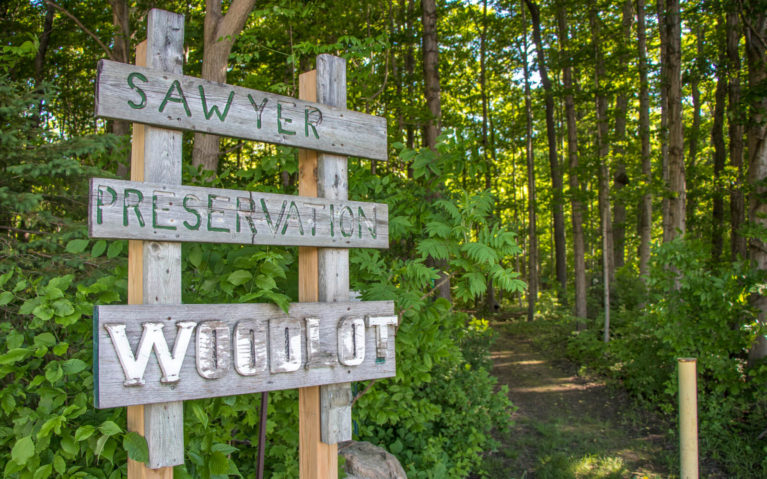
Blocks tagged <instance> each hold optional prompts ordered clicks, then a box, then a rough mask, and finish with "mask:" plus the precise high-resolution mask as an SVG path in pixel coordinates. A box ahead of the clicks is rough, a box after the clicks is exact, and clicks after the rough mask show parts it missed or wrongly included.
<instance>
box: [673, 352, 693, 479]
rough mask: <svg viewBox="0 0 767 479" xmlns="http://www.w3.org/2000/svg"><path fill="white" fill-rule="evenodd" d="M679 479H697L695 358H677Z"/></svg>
mask: <svg viewBox="0 0 767 479" xmlns="http://www.w3.org/2000/svg"><path fill="white" fill-rule="evenodd" d="M677 363H678V365H679V452H680V456H681V458H680V463H681V464H680V465H681V474H680V476H679V477H680V478H681V479H698V380H697V372H696V369H697V368H696V360H695V358H679V359H678V360H677Z"/></svg>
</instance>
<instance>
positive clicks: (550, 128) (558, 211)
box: [525, 0, 567, 304]
mask: <svg viewBox="0 0 767 479" xmlns="http://www.w3.org/2000/svg"><path fill="white" fill-rule="evenodd" d="M525 3H526V4H527V8H528V9H529V10H530V19H531V20H532V23H533V40H534V41H535V49H536V53H537V57H538V71H539V73H540V75H541V83H542V84H543V90H544V93H545V99H546V137H547V139H548V143H549V166H550V168H551V189H552V193H553V201H552V216H553V218H554V251H555V263H556V272H557V282H558V283H559V290H558V295H559V300H560V302H561V303H562V304H567V251H566V244H565V213H564V206H563V198H562V190H563V178H562V171H561V169H560V167H559V157H558V155H557V133H556V126H555V125H554V92H553V88H552V85H551V80H550V79H549V73H548V70H547V68H546V56H545V55H544V52H543V40H542V38H541V18H540V10H539V9H538V5H536V3H535V2H534V1H533V0H525Z"/></svg>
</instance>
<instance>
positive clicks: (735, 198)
mask: <svg viewBox="0 0 767 479" xmlns="http://www.w3.org/2000/svg"><path fill="white" fill-rule="evenodd" d="M726 31H727V72H728V77H729V85H728V87H729V88H728V90H727V95H728V115H729V130H728V133H729V135H728V136H729V140H730V146H729V148H730V165H731V166H732V167H733V169H734V170H735V172H736V178H735V184H733V185H731V187H730V225H731V229H730V231H731V232H730V237H731V240H730V255H731V258H732V260H733V261H734V260H737V259H738V258H740V259H745V258H746V255H747V254H748V248H747V245H746V238H745V237H744V236H743V234H742V233H741V231H740V229H741V228H742V227H743V223H745V221H746V201H745V196H744V194H743V185H744V184H745V180H744V177H745V174H744V171H743V124H744V121H743V110H742V108H741V106H740V52H739V51H738V44H739V43H740V37H741V35H742V29H741V27H740V19H739V18H738V11H737V8H736V7H735V5H734V2H730V6H729V8H728V11H727V28H726Z"/></svg>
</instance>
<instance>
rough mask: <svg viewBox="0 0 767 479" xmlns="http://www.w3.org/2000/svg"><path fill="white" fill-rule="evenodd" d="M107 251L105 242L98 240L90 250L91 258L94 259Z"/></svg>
mask: <svg viewBox="0 0 767 479" xmlns="http://www.w3.org/2000/svg"><path fill="white" fill-rule="evenodd" d="M106 250H107V242H106V241H105V240H98V241H96V243H95V244H94V245H93V248H91V256H92V257H94V258H97V257H99V256H101V255H102V254H104V251H106Z"/></svg>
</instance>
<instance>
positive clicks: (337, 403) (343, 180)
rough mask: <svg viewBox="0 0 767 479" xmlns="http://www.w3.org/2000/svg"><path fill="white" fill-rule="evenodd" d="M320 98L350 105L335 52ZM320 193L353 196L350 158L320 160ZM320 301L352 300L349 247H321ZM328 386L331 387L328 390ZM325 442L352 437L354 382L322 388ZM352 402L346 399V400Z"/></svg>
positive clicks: (325, 66)
mask: <svg viewBox="0 0 767 479" xmlns="http://www.w3.org/2000/svg"><path fill="white" fill-rule="evenodd" d="M317 101H318V102H320V103H323V104H328V105H331V106H333V107H336V108H340V109H345V108H346V61H345V60H344V59H343V58H339V57H335V56H332V55H319V56H317ZM317 194H318V196H319V197H321V198H325V199H330V200H341V201H344V200H346V199H347V198H348V197H349V180H348V172H347V159H346V157H344V156H338V155H332V154H327V153H322V154H320V155H319V156H318V161H317ZM318 264H319V267H318V269H319V291H318V293H319V300H320V301H324V302H328V303H330V302H335V301H348V300H349V250H347V249H337V248H321V249H320V250H319V253H318ZM324 388H327V390H325V389H324ZM320 389H321V391H320V431H321V437H322V442H324V443H326V444H336V443H338V442H341V441H348V440H350V439H351V438H352V408H351V384H350V383H346V384H339V385H333V386H323V387H321V388H320ZM346 398H348V401H346V402H344V399H346Z"/></svg>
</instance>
